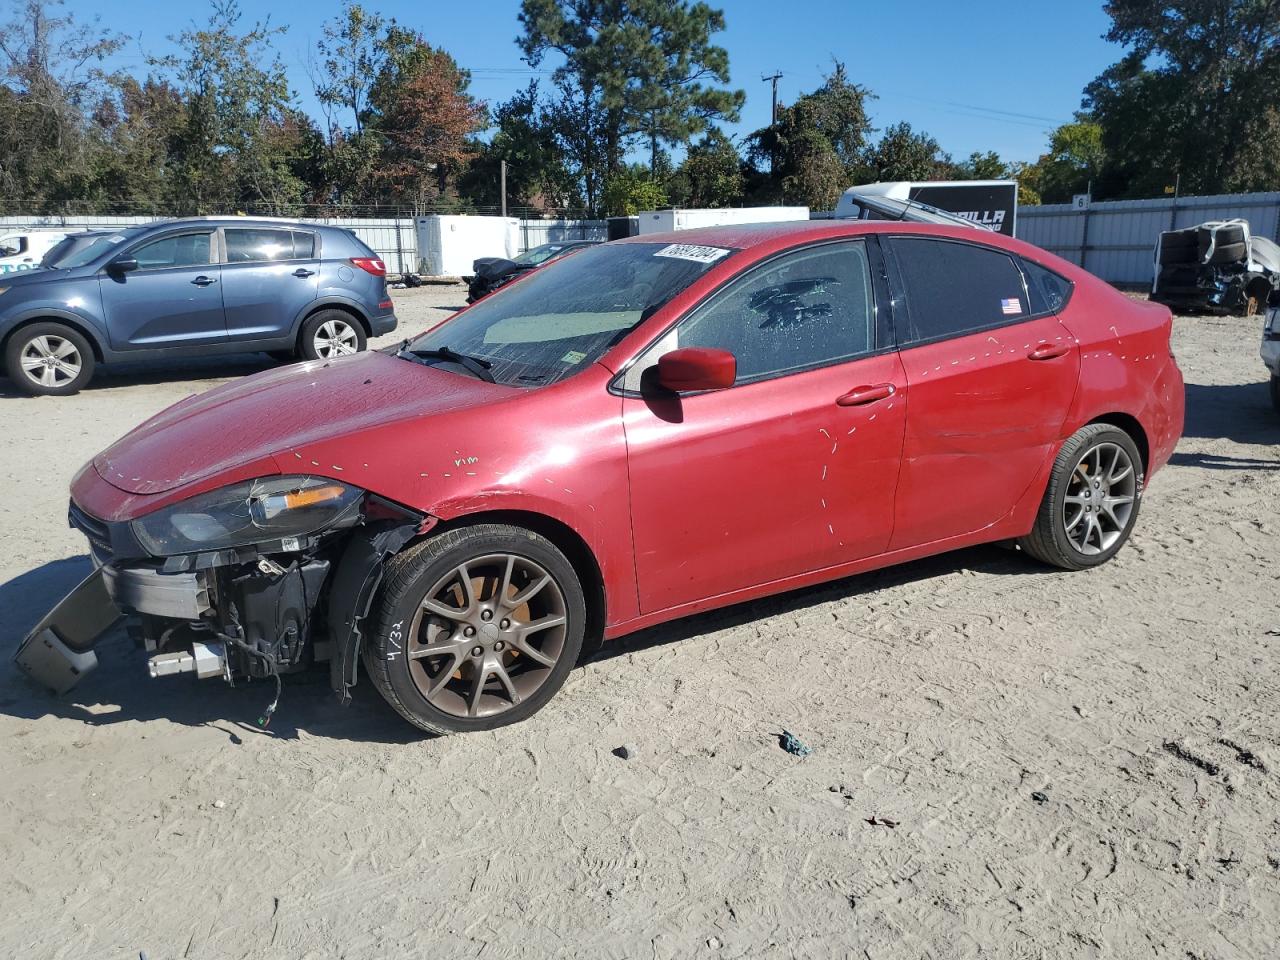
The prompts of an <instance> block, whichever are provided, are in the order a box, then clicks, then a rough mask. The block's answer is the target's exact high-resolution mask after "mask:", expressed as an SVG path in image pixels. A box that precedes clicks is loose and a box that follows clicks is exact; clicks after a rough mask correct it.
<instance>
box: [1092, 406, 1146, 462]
mask: <svg viewBox="0 0 1280 960" xmlns="http://www.w3.org/2000/svg"><path fill="white" fill-rule="evenodd" d="M1092 423H1105V424H1107V425H1109V426H1112V427H1115V428H1116V429H1117V430H1122V431H1124V432H1125V433H1127V434H1128V435H1129V438H1130V439H1131V440H1133V443H1134V445H1135V446H1136V447H1137V448H1138V455H1139V456H1141V457H1142V470H1143V473H1147V472H1149V471H1150V469H1151V442H1150V440H1149V439H1148V438H1147V431H1146V428H1145V427H1143V426H1142V421H1140V420H1139V419H1138V418H1137V417H1135V416H1133V415H1131V414H1128V413H1120V412H1118V411H1117V412H1114V413H1105V414H1103V415H1102V416H1099V417H1094V418H1093V419H1092V420H1090V421H1089V423H1087V424H1085V426H1088V425H1089V424H1092Z"/></svg>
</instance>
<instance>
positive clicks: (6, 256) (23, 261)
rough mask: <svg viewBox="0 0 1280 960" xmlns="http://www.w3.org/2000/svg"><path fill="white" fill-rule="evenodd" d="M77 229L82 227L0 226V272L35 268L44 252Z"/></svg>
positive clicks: (17, 271)
mask: <svg viewBox="0 0 1280 960" xmlns="http://www.w3.org/2000/svg"><path fill="white" fill-rule="evenodd" d="M79 229H83V228H76V229H75V230H64V229H55V228H47V227H34V228H29V229H18V228H16V227H15V228H4V227H0V274H4V273H21V272H23V271H26V270H35V269H37V268H38V267H39V266H40V260H41V258H43V257H44V255H45V254H46V253H48V252H49V251H50V250H52V249H53V248H54V247H55V246H57V245H58V244H59V243H61V242H62V240H63V239H64V238H65V237H66V236H67V234H68V233H75V232H77V231H78V230H79Z"/></svg>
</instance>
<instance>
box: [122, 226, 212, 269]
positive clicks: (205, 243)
mask: <svg viewBox="0 0 1280 960" xmlns="http://www.w3.org/2000/svg"><path fill="white" fill-rule="evenodd" d="M211 236H212V234H208V233H180V234H176V235H174V236H169V237H162V238H161V239H159V240H152V241H151V242H150V243H143V244H140V245H139V246H137V247H134V248H133V250H132V251H131V252H130V256H132V257H134V258H135V259H136V260H137V261H138V269H139V270H162V269H164V268H165V267H196V266H204V265H205V264H207V263H208V262H209V238H210V237H211Z"/></svg>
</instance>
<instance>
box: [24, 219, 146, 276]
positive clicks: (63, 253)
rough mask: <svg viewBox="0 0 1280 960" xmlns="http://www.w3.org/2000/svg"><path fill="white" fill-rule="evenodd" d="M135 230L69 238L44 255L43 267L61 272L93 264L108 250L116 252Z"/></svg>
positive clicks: (41, 262) (82, 234)
mask: <svg viewBox="0 0 1280 960" xmlns="http://www.w3.org/2000/svg"><path fill="white" fill-rule="evenodd" d="M136 233H138V231H137V230H136V229H134V230H121V231H119V232H118V233H81V234H77V235H76V236H72V237H67V239H65V240H63V241H62V242H61V243H59V244H58V245H57V246H56V247H54V248H53V249H52V250H50V251H49V252H48V253H46V254H45V255H44V259H43V260H41V261H40V266H42V267H55V268H57V269H59V270H70V269H72V268H73V267H83V266H84V265H85V264H88V263H92V262H93V261H94V260H97V259H98V257H100V256H102V255H103V254H105V253H106V252H107V251H108V250H115V249H116V248H117V247H119V246H120V244H121V243H123V242H124V241H125V240H128V239H129V238H130V237H132V236H133V235H134V234H136Z"/></svg>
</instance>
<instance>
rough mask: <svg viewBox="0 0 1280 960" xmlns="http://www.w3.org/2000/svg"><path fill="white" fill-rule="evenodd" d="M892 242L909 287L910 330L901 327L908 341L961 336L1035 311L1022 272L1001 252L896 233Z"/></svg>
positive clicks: (907, 288)
mask: <svg viewBox="0 0 1280 960" xmlns="http://www.w3.org/2000/svg"><path fill="white" fill-rule="evenodd" d="M889 247H890V249H891V250H892V251H893V257H894V260H895V261H897V265H898V273H899V275H900V277H901V279H902V282H903V285H904V286H905V288H906V301H907V314H908V321H907V327H908V329H907V330H906V331H901V330H900V331H899V337H900V338H901V339H902V340H903V341H905V342H910V343H918V342H921V341H928V340H941V339H943V338H945V337H955V336H960V335H962V334H966V333H973V332H975V331H978V330H988V329H991V328H993V327H999V326H1003V325H1005V324H1009V323H1017V322H1019V321H1020V320H1023V319H1025V318H1027V317H1028V316H1030V315H1031V310H1030V309H1029V305H1028V303H1027V291H1026V288H1025V286H1024V285H1023V282H1022V271H1020V270H1019V269H1018V267H1017V264H1015V263H1014V262H1013V258H1011V257H1010V256H1009V255H1008V254H1006V253H1003V252H1002V251H999V250H992V249H991V248H989V247H980V246H977V245H975V244H971V243H960V242H955V241H947V240H931V239H925V238H921V237H893V238H891V239H890V240H889ZM904 333H905V336H904V335H903V334H904Z"/></svg>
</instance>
